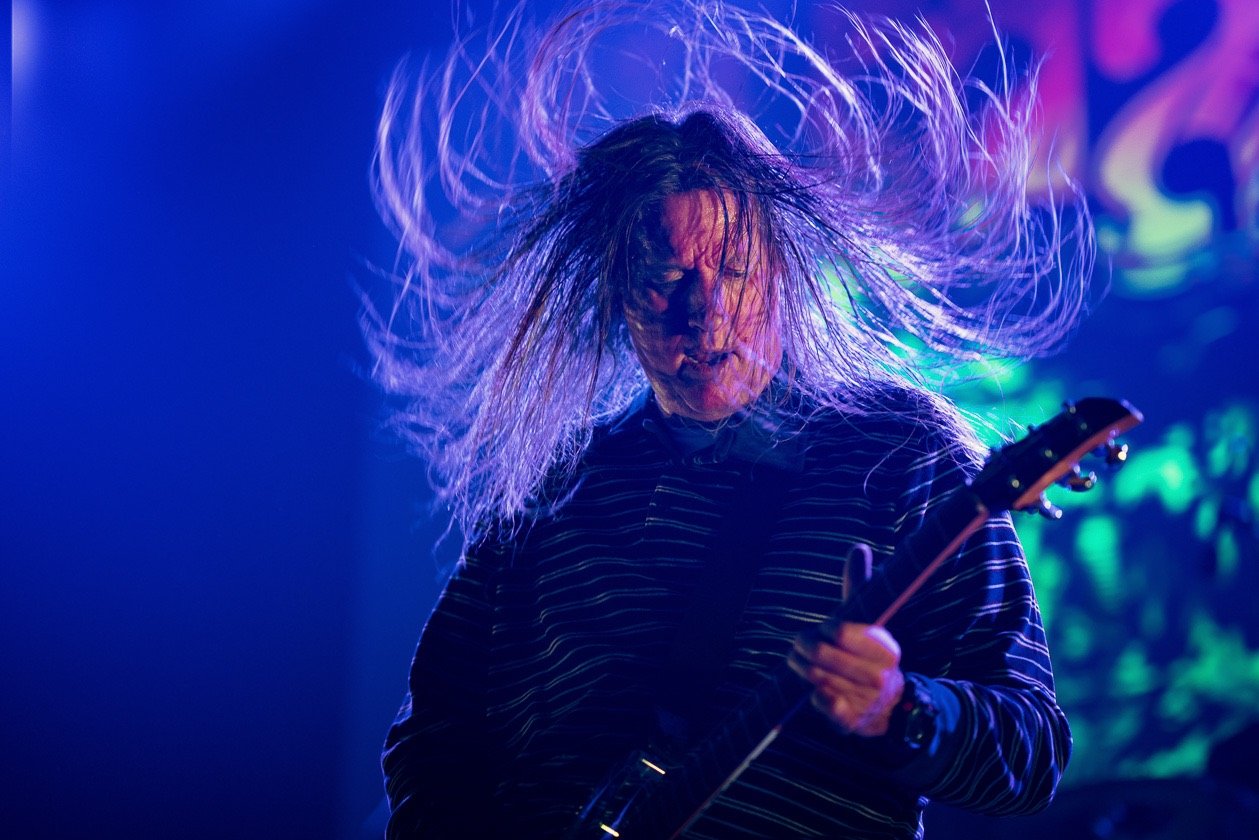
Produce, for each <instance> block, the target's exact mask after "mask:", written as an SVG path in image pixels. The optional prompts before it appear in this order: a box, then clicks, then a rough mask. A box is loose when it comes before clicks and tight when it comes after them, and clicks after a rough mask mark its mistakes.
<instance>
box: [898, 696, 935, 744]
mask: <svg viewBox="0 0 1259 840" xmlns="http://www.w3.org/2000/svg"><path fill="white" fill-rule="evenodd" d="M934 730H935V716H934V715H932V714H930V713H929V712H928V711H927V710H926V709H925V708H923V707H922V706H918V705H915V706H914V708H912V709H910V710H909V715H908V717H906V719H905V743H906V744H907V745H908V746H909V747H911V748H913V749H921V748H922V746H923V745H924V744H926V743H927V742H928V741H930V740H931V736H932V735H933V734H934Z"/></svg>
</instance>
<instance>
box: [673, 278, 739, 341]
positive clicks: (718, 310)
mask: <svg viewBox="0 0 1259 840" xmlns="http://www.w3.org/2000/svg"><path fill="white" fill-rule="evenodd" d="M688 292H689V294H688V295H687V300H686V304H687V310H686V314H687V318H686V323H687V326H689V327H690V328H691V329H694V330H701V331H710V330H717V329H721V328H723V327H725V326H727V325H729V323H730V321H731V320H732V319H733V316H734V313H735V310H736V309H737V308H738V300H737V296H738V293H737V291H736V290H734V289H731V288H730V284H728V283H723V282H721V278H720V277H719V276H718V275H717V273H716V272H710V271H703V272H700V273H699V274H698V275H697V276H696V278H695V280H694V281H693V282H692V283H691V287H690V289H689V290H688Z"/></svg>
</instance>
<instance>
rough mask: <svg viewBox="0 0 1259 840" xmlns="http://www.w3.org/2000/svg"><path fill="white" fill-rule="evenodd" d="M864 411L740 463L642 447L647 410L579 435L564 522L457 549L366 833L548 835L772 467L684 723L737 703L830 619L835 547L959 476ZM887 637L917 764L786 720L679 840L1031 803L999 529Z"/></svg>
mask: <svg viewBox="0 0 1259 840" xmlns="http://www.w3.org/2000/svg"><path fill="white" fill-rule="evenodd" d="M888 402H889V407H890V408H891V409H892V411H891V412H889V413H888V414H886V415H884V414H880V415H879V416H878V417H877V418H875V417H870V416H845V415H843V414H840V413H838V412H833V411H828V412H822V413H818V414H815V415H814V416H812V417H810V418H809V419H808V420H807V421H806V422H805V423H804V425H803V427H802V428H800V429H791V430H790V434H788V432H785V431H783V430H778V431H777V432H772V433H770V435H769V438H768V439H767V440H764V441H757V440H755V439H754V442H753V444H752V445H750V446H749V445H748V444H747V440H748V439H749V436H748V435H743V436H742V442H741V443H739V444H737V445H735V446H733V447H732V446H721V445H718V446H717V447H715V448H714V447H704V446H702V445H697V444H696V442H695V441H694V439H693V438H687V437H685V436H682V437H679V436H677V435H676V434H675V435H671V434H668V433H667V432H666V431H664V430H663V429H662V428H661V425H662V424H661V422H660V420H661V418H660V417H659V414H658V410H657V409H655V407H654V403H653V401H652V400H651V399H649V398H648V399H644V400H640V401H639V403H637V404H636V405H635V406H634V407H633V408H632V409H631V411H630V412H629V413H628V414H627V415H626V416H625V417H624V418H622V419H621V420H620V421H619V422H617V423H615V424H612V425H610V426H608V427H607V428H604V429H601V430H600V432H599V433H598V434H597V435H596V437H595V440H594V441H593V442H592V444H591V446H590V447H589V448H588V450H587V452H586V453H585V456H584V458H583V460H582V463H581V465H580V467H579V469H578V471H577V473H576V477H575V479H574V480H572V482H571V483H570V484H569V485H568V486H566V487H565V488H564V489H563V491H562V492H563V494H564V496H565V502H564V504H563V505H562V506H559V507H558V508H556V509H553V510H550V511H545V512H539V513H537V514H536V515H535V516H533V517H531V519H530V521H529V522H528V524H527V526H526V527H523V528H520V529H516V530H515V531H514V536H513V537H512V538H511V539H502V540H495V539H486V540H484V541H482V542H481V543H480V544H478V545H476V546H474V547H472V548H471V549H470V550H469V551H468V552H467V553H466V556H465V557H464V559H463V561H462V563H461V564H460V567H459V569H458V570H457V572H456V574H455V575H454V577H452V579H451V580H450V582H449V583H448V585H447V587H446V589H445V591H444V593H443V594H442V596H441V599H440V600H439V603H438V605H437V607H436V609H435V610H434V612H433V614H432V616H431V617H430V618H429V620H428V623H427V624H426V626H425V628H424V632H423V634H422V636H421V639H420V644H419V648H418V650H417V653H416V656H415V660H414V662H413V665H412V670H411V678H410V692H409V696H408V698H407V701H406V703H405V704H404V706H403V708H402V710H401V712H400V714H399V716H398V718H397V720H396V721H395V723H394V725H393V727H392V728H391V730H390V732H389V736H388V740H387V742H386V747H385V753H384V757H383V765H384V770H385V777H386V788H387V791H388V795H389V800H390V805H391V812H392V813H391V818H390V822H389V829H388V836H389V837H397V838H403V837H482V836H490V835H491V833H493V832H496V831H499V830H502V831H504V832H510V835H511V836H514V837H522V838H546V837H555V836H560V835H561V834H562V833H563V830H564V828H565V827H566V826H567V825H569V824H570V823H571V821H572V820H573V817H574V815H575V813H576V812H577V811H578V810H579V809H580V808H581V806H582V805H584V804H585V802H586V800H587V799H588V797H589V796H590V793H591V791H592V789H593V788H594V787H595V786H596V785H597V783H598V782H599V781H600V780H601V779H602V778H603V776H604V775H605V773H606V772H607V770H608V769H609V768H610V767H611V766H613V765H614V764H615V763H616V762H618V761H619V760H620V759H622V758H623V757H624V756H625V755H626V754H627V753H629V752H630V751H631V750H633V749H635V748H638V747H641V746H643V743H642V740H643V738H644V737H645V736H644V734H643V733H644V731H646V726H645V723H644V722H645V721H646V719H647V717H648V715H649V711H648V710H650V709H651V707H652V703H653V699H655V698H654V696H653V695H654V694H655V693H656V689H654V688H653V686H656V685H658V683H657V680H658V679H659V677H660V674H661V670H662V668H663V667H664V663H665V662H666V661H667V660H668V659H669V657H670V654H671V650H672V648H671V642H672V639H673V637H674V636H675V634H676V631H677V628H678V627H679V625H680V623H681V618H682V616H683V614H684V612H685V610H686V609H687V605H688V603H689V597H690V590H691V587H692V586H693V583H694V581H695V580H696V578H697V576H698V575H699V574H700V571H701V570H702V568H703V566H704V562H705V559H706V554H707V551H708V547H709V546H710V545H711V544H712V542H713V539H712V538H713V535H714V531H715V530H716V529H717V528H718V527H719V526H720V525H721V523H722V514H723V511H724V510H725V509H726V508H727V507H728V506H729V505H730V503H731V499H732V497H733V494H734V493H735V492H736V488H737V487H738V486H739V484H740V481H741V479H742V477H743V476H744V475H745V474H746V472H747V471H748V470H749V469H750V462H751V461H755V460H756V459H757V458H758V457H759V456H758V455H757V454H756V453H757V451H760V452H762V453H764V452H769V453H771V455H772V456H773V457H780V456H782V457H786V458H788V459H791V460H793V462H794V463H795V465H796V468H797V472H796V473H795V475H794V476H793V478H792V480H791V481H790V483H789V486H788V488H787V490H786V492H785V493H784V494H783V496H782V499H781V508H780V510H779V511H778V512H777V514H776V516H777V520H776V524H775V525H774V527H773V529H772V532H771V534H770V536H769V537H768V541H767V544H766V545H765V548H764V552H763V558H762V560H761V562H760V565H759V567H758V568H757V569H756V571H755V574H754V576H753V579H752V589H751V592H750V594H749V595H748V600H747V606H746V609H745V611H744V613H743V615H742V617H741V619H740V620H739V622H738V624H737V629H736V631H735V635H734V639H733V653H732V656H731V661H730V662H729V664H728V665H727V666H725V667H724V669H723V670H722V671H721V672H720V673H721V677H720V679H719V681H718V684H717V687H716V689H715V690H713V691H711V692H709V696H710V698H711V699H709V700H707V701H706V703H707V706H708V709H707V711H708V714H707V715H706V716H705V719H707V720H717V719H719V718H720V716H721V715H722V714H723V713H725V712H726V711H728V710H729V709H731V708H733V707H735V706H736V705H737V704H738V703H739V702H740V700H742V699H744V698H745V697H747V696H748V695H749V694H750V693H752V692H753V691H754V690H755V687H756V685H757V684H758V682H759V681H760V680H762V679H763V675H764V674H765V673H766V672H768V671H769V670H770V669H772V668H774V667H775V666H777V665H778V664H779V663H781V661H782V659H783V657H784V656H785V655H786V653H787V651H788V650H789V649H790V647H791V643H792V640H793V639H794V638H795V637H796V636H797V635H798V634H799V633H800V632H801V631H802V630H804V629H805V628H807V627H809V626H810V625H811V624H814V623H816V622H818V621H820V620H821V619H823V618H824V617H826V616H827V615H829V614H830V613H831V612H833V611H834V609H835V607H836V605H837V601H838V597H839V594H840V588H841V578H842V574H843V558H844V557H845V556H846V554H847V552H848V549H849V547H850V546H851V545H852V544H853V543H856V542H864V543H867V544H868V545H870V546H871V547H872V548H873V550H874V553H875V562H876V563H878V562H879V561H880V559H885V558H886V557H887V556H888V555H889V554H890V553H891V550H892V547H893V546H894V545H896V543H897V542H898V540H899V539H900V538H901V537H902V536H903V535H904V534H907V533H909V532H911V531H912V530H913V529H914V528H915V527H916V526H917V524H918V523H919V522H920V521H921V520H922V518H923V516H924V515H925V514H926V513H927V511H928V510H929V509H930V508H931V506H932V504H933V500H935V499H938V498H940V496H941V495H942V494H943V493H945V492H947V491H948V490H949V489H951V488H954V487H956V486H958V485H959V484H960V483H961V482H962V481H963V480H964V478H965V475H966V474H967V472H968V471H969V470H970V469H971V464H970V462H969V460H968V459H967V458H966V457H965V456H964V454H962V452H963V450H962V447H961V446H960V444H958V443H957V440H956V438H955V437H952V436H951V435H950V434H949V433H948V432H947V431H945V430H946V429H947V428H948V424H947V423H943V422H939V421H938V420H937V419H933V418H935V415H934V414H933V412H932V411H931V410H929V409H927V408H925V407H924V406H925V402H924V401H922V400H919V399H916V398H913V397H912V396H911V395H908V394H890V395H888ZM749 449H751V450H752V451H751V452H749V451H748V450H749ZM697 450H698V451H697ZM741 450H743V451H741ZM784 453H785V455H784ZM888 630H889V631H890V632H891V633H892V635H893V636H894V637H895V638H896V639H897V640H898V641H899V643H900V645H901V649H902V661H901V667H902V670H904V671H905V672H906V673H913V674H915V675H918V677H916V679H918V681H919V682H920V683H921V684H924V685H925V686H927V688H928V689H929V691H930V692H931V694H932V696H933V698H934V699H935V703H936V705H937V707H938V708H939V709H940V714H939V718H938V723H939V727H938V728H939V734H938V736H937V738H936V740H935V742H934V743H933V744H932V745H931V747H930V748H929V749H927V750H925V751H923V752H922V753H921V754H919V755H916V756H915V757H914V758H913V759H912V760H910V761H909V762H908V763H904V762H899V761H898V762H892V761H882V760H880V759H881V757H882V756H881V754H880V750H881V749H882V746H881V745H880V743H879V741H880V739H863V738H858V737H856V736H849V735H844V734H842V733H840V732H838V731H836V730H835V729H833V728H832V727H831V726H830V724H829V723H828V722H827V721H826V720H825V718H823V716H822V715H820V714H817V713H815V712H813V711H812V710H806V712H804V713H802V714H800V715H797V716H796V718H795V719H794V720H793V721H792V724H791V725H790V726H788V727H787V729H786V730H785V731H784V733H783V735H782V736H781V737H780V738H779V739H778V740H777V741H775V742H774V744H773V745H772V746H771V747H770V748H769V749H768V750H767V751H766V752H765V753H764V754H762V755H761V756H760V757H759V758H758V759H757V760H756V761H755V762H754V763H753V764H752V766H751V767H750V768H749V769H748V770H747V771H746V772H745V773H744V774H743V775H742V776H741V777H740V778H739V779H738V780H737V781H736V783H735V784H734V785H733V786H732V787H731V788H729V789H728V790H727V791H726V792H725V793H723V794H722V795H721V796H720V797H719V798H718V799H717V800H716V801H715V802H714V803H713V805H712V806H711V807H710V808H709V809H708V811H707V812H706V813H705V815H704V816H703V817H702V818H701V819H700V820H699V821H698V822H697V823H695V825H694V826H693V828H692V829H691V831H690V832H688V835H687V836H688V837H694V838H734V837H760V838H774V837H845V838H864V837H880V838H886V837H921V836H922V832H923V828H922V809H923V807H924V805H925V803H926V801H927V798H931V799H938V800H941V801H944V802H948V803H952V804H955V805H958V806H961V807H965V808H969V809H972V810H977V811H981V812H985V813H991V814H1015V813H1026V812H1031V811H1035V810H1039V809H1040V808H1042V807H1044V805H1045V804H1046V803H1047V802H1048V801H1049V798H1050V797H1051V796H1052V794H1053V791H1054V789H1055V787H1056V785H1057V782H1058V779H1059V778H1060V776H1061V773H1062V770H1063V768H1064V766H1065V764H1066V760H1067V756H1068V754H1069V751H1070V734H1069V731H1068V728H1067V723H1066V719H1065V718H1064V717H1063V714H1062V712H1061V710H1060V709H1059V708H1058V706H1057V704H1056V702H1055V699H1054V691H1053V676H1052V672H1051V670H1050V663H1049V655H1048V651H1047V649H1046V646H1045V638H1044V633H1043V630H1042V627H1041V622H1040V616H1039V613H1038V610H1037V606H1036V600H1035V595H1034V593H1033V590H1032V584H1031V580H1030V578H1029V575H1028V569H1027V565H1026V563H1025V561H1024V559H1023V556H1022V551H1021V548H1020V546H1019V543H1018V539H1017V537H1016V535H1015V533H1014V531H1013V528H1012V527H1011V525H1010V522H1009V521H1008V518H1006V517H998V518H994V519H992V520H991V521H990V522H989V523H988V524H987V525H986V526H985V528H983V529H982V530H981V531H979V532H977V533H976V534H975V535H973V536H972V537H971V538H970V539H969V540H968V541H967V542H966V543H965V544H964V545H963V546H962V548H961V550H960V551H959V553H958V556H957V557H956V558H955V559H953V560H952V561H950V562H949V563H947V564H946V565H945V567H943V568H942V569H941V570H940V571H939V572H937V573H936V575H935V577H934V578H933V580H932V581H931V583H930V584H929V585H928V586H926V587H924V589H923V590H921V591H920V592H919V593H918V594H917V595H915V596H914V597H913V598H912V599H911V600H910V601H909V602H908V604H907V605H906V606H905V607H904V608H903V609H902V610H901V611H900V612H899V613H898V614H897V615H896V617H895V618H893V619H892V621H891V622H890V623H889V625H888Z"/></svg>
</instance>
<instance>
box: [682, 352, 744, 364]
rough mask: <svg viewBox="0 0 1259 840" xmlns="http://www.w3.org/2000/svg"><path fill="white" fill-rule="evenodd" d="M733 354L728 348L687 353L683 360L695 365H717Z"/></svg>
mask: <svg viewBox="0 0 1259 840" xmlns="http://www.w3.org/2000/svg"><path fill="white" fill-rule="evenodd" d="M733 355H734V354H733V353H731V352H730V351H729V350H722V351H711V352H695V353H687V354H686V355H685V356H684V357H683V358H684V361H686V362H688V363H690V364H693V365H695V366H696V367H717V366H718V365H720V364H721V363H722V362H724V361H726V359H728V358H730V357H731V356H733Z"/></svg>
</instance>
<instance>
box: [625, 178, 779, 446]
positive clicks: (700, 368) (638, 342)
mask: <svg viewBox="0 0 1259 840" xmlns="http://www.w3.org/2000/svg"><path fill="white" fill-rule="evenodd" d="M737 213H738V206H737V204H736V202H735V200H734V198H733V197H731V196H730V195H729V194H727V193H718V192H714V191H711V190H695V191H692V192H685V193H680V194H678V195H673V196H669V197H668V198H667V199H665V201H664V206H663V208H662V212H661V216H660V219H659V224H658V225H649V226H648V228H649V233H648V236H647V237H646V240H647V241H646V245H645V247H644V248H643V249H642V253H639V254H637V255H636V259H635V265H634V268H633V269H632V274H633V276H631V277H630V278H629V289H628V293H627V294H626V296H625V319H626V321H627V323H628V324H629V332H630V339H631V340H632V341H633V344H634V350H635V351H636V352H637V353H638V361H639V363H640V364H642V366H643V371H644V372H645V373H646V374H647V379H648V381H650V382H651V387H652V390H653V391H655V394H656V399H657V401H658V402H659V404H660V407H661V409H663V410H664V411H665V413H667V414H680V415H682V416H683V417H689V418H691V419H693V420H703V421H715V420H721V419H723V418H726V417H729V416H730V415H731V414H733V413H734V412H736V411H738V410H739V409H741V408H743V407H744V406H745V405H747V404H748V403H750V402H752V401H753V400H755V399H756V398H757V397H758V396H759V395H760V393H761V391H763V390H764V389H765V386H766V385H768V384H769V381H770V379H772V378H773V376H774V373H775V372H776V371H777V370H778V366H779V364H780V362H781V361H782V339H781V334H780V328H779V323H778V319H777V307H776V306H775V304H774V301H773V300H772V299H771V293H770V284H769V278H768V271H769V266H768V260H767V255H766V253H765V249H764V247H763V246H762V243H761V242H759V241H758V240H757V237H756V236H755V235H754V234H752V233H744V232H743V231H747V230H748V229H750V228H753V227H754V225H741V224H739V219H738V216H737Z"/></svg>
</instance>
